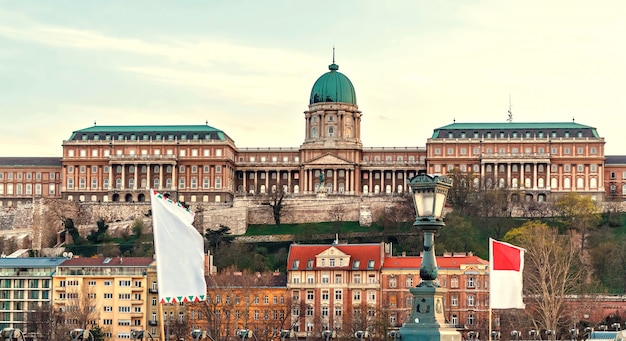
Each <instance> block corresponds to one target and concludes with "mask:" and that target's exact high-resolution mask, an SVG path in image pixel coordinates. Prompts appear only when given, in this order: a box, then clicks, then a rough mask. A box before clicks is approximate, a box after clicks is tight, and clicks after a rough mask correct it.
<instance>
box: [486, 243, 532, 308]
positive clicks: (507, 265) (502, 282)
mask: <svg viewBox="0 0 626 341" xmlns="http://www.w3.org/2000/svg"><path fill="white" fill-rule="evenodd" d="M523 272H524V249H522V248H520V247H517V246H514V245H511V244H508V243H503V242H499V241H497V240H493V239H491V238H490V239H489V306H490V307H491V308H492V309H509V308H518V309H524V308H525V307H526V306H525V305H524V301H523V299H522V289H523V279H522V273H523Z"/></svg>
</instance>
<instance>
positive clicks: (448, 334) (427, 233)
mask: <svg viewBox="0 0 626 341" xmlns="http://www.w3.org/2000/svg"><path fill="white" fill-rule="evenodd" d="M407 184H408V185H409V187H410V188H411V193H412V195H413V203H414V204H415V213H416V214H415V222H414V223H413V226H415V227H417V228H418V229H419V230H420V231H421V232H422V234H423V236H424V254H423V256H422V264H421V266H420V278H421V283H420V284H419V285H418V286H417V287H415V288H411V289H410V291H411V294H412V295H413V306H412V310H411V316H410V317H409V320H408V321H406V323H404V325H403V326H402V328H400V334H401V335H402V339H403V340H404V341H406V340H408V341H418V340H419V341H440V340H445V341H461V334H460V333H459V332H457V331H456V329H455V328H454V326H453V325H451V324H449V323H446V319H445V314H444V310H445V309H444V302H445V300H444V295H445V293H446V290H445V289H443V288H441V287H439V284H438V283H437V281H436V280H437V274H438V270H437V259H436V258H435V232H437V231H438V230H439V229H440V228H441V227H443V226H444V225H445V223H444V222H443V207H444V205H445V202H446V196H447V195H448V190H450V187H452V180H451V179H449V178H447V177H444V176H437V175H435V176H430V175H428V174H426V172H424V171H420V172H418V174H417V175H416V176H414V177H413V178H411V179H408V180H407Z"/></svg>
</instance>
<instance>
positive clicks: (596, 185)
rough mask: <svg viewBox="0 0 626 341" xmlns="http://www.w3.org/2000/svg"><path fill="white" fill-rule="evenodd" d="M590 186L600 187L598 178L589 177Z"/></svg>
mask: <svg viewBox="0 0 626 341" xmlns="http://www.w3.org/2000/svg"><path fill="white" fill-rule="evenodd" d="M589 187H591V188H596V187H598V179H596V178H591V179H589Z"/></svg>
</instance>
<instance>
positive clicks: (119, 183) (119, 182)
mask: <svg viewBox="0 0 626 341" xmlns="http://www.w3.org/2000/svg"><path fill="white" fill-rule="evenodd" d="M115 188H117V189H120V188H122V178H117V179H115Z"/></svg>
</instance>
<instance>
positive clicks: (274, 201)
mask: <svg viewBox="0 0 626 341" xmlns="http://www.w3.org/2000/svg"><path fill="white" fill-rule="evenodd" d="M283 199H285V189H284V188H283V186H282V185H280V184H278V186H277V188H276V189H275V190H272V192H271V193H269V194H268V195H267V196H266V197H265V198H264V199H263V200H262V201H261V204H262V205H267V206H269V207H270V208H271V209H272V216H273V217H274V222H275V223H276V225H280V218H281V217H282V216H283V214H284V212H283V209H284V208H285V207H284V204H283Z"/></svg>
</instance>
